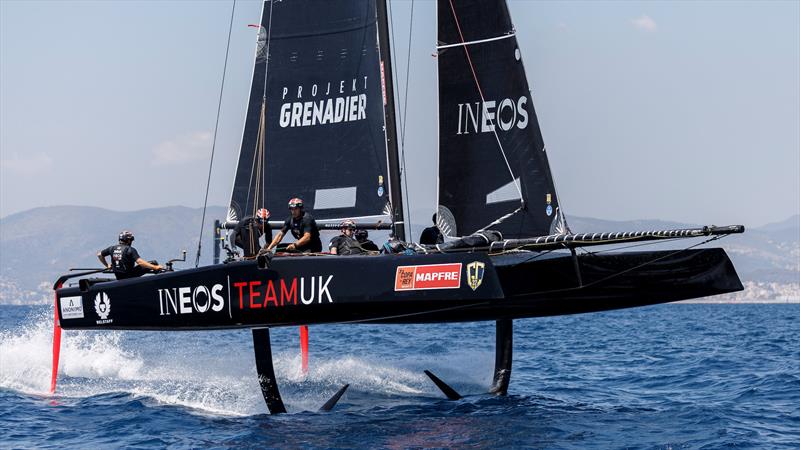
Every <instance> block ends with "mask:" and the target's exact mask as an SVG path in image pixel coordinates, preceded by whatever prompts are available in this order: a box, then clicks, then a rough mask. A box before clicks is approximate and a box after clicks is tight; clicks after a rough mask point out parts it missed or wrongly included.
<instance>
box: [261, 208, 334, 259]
mask: <svg viewBox="0 0 800 450" xmlns="http://www.w3.org/2000/svg"><path fill="white" fill-rule="evenodd" d="M289 211H290V212H291V215H290V216H289V217H288V218H287V219H286V221H285V222H284V223H283V228H281V230H280V231H278V234H276V235H275V238H274V239H273V240H272V242H271V243H270V244H269V246H268V247H267V250H272V249H273V248H275V247H276V246H277V245H278V244H280V243H281V241H282V240H283V236H285V235H286V233H287V232H288V231H290V230H291V232H292V236H294V238H295V239H296V241H295V242H294V243H291V244H289V245H287V246H286V251H289V252H303V253H306V252H311V253H319V252H321V251H322V241H320V239H319V228H317V221H315V220H314V218H313V217H312V216H311V214H309V213H307V212H305V210H303V200H301V199H299V198H293V199H291V200H289Z"/></svg>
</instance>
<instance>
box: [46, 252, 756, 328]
mask: <svg viewBox="0 0 800 450" xmlns="http://www.w3.org/2000/svg"><path fill="white" fill-rule="evenodd" d="M426 274H427V275H426ZM742 289H743V288H742V285H741V282H740V281H739V278H738V276H737V274H736V271H735V269H734V267H733V264H732V263H731V262H730V260H729V259H728V256H727V255H726V254H725V252H724V250H722V249H718V248H714V249H701V250H684V251H680V252H675V251H651V252H625V253H602V254H594V255H592V254H586V255H580V256H578V257H577V261H576V260H575V259H574V258H573V257H572V256H571V255H570V254H568V253H550V254H545V255H542V254H538V253H530V252H520V253H511V254H505V255H497V256H488V255H486V254H484V253H459V254H431V255H413V256H402V255H382V256H354V257H347V256H295V257H288V256H287V257H276V258H274V259H273V260H272V261H271V263H270V265H269V268H266V269H259V268H258V266H257V264H256V262H255V261H244V262H236V263H231V264H219V265H214V266H207V267H201V268H198V269H189V270H182V271H178V272H171V273H166V274H161V275H155V276H146V277H142V278H138V279H132V280H123V281H109V282H102V283H97V284H93V285H91V286H84V288H83V289H81V288H79V287H77V286H76V287H67V288H62V289H59V290H58V291H57V298H58V307H59V316H60V324H61V327H62V328H64V329H125V330H189V329H220V328H243V327H264V326H268V327H277V326H290V325H301V324H302V325H313V324H323V323H395V324H403V323H430V322H463V321H484V320H497V319H515V318H524V317H539V316H552V315H562V314H576V313H584V312H591V311H604V310H610V309H619V308H629V307H634V306H643V305H651V304H656V303H665V302H672V301H677V300H684V299H690V298H697V297H704V296H709V295H716V294H722V293H727V292H735V291H740V290H742Z"/></svg>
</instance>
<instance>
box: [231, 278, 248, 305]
mask: <svg viewBox="0 0 800 450" xmlns="http://www.w3.org/2000/svg"><path fill="white" fill-rule="evenodd" d="M233 286H234V287H238V288H239V309H244V299H243V297H244V292H243V289H244V287H245V286H247V282H246V281H241V282H239V283H233Z"/></svg>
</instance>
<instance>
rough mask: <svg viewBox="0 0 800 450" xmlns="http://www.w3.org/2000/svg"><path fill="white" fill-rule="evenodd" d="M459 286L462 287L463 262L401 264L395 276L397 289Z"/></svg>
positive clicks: (453, 287) (412, 289) (410, 289)
mask: <svg viewBox="0 0 800 450" xmlns="http://www.w3.org/2000/svg"><path fill="white" fill-rule="evenodd" d="M459 287H461V263H450V264H426V265H421V266H400V267H398V268H397V272H396V273H395V277H394V290H395V291H416V290H420V289H458V288H459Z"/></svg>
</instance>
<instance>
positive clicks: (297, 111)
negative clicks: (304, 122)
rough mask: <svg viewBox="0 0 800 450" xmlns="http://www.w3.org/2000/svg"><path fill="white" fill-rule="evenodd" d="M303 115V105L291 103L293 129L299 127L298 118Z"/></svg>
mask: <svg viewBox="0 0 800 450" xmlns="http://www.w3.org/2000/svg"><path fill="white" fill-rule="evenodd" d="M302 114H303V104H302V103H292V124H291V126H293V127H299V126H300V118H301V116H302Z"/></svg>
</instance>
